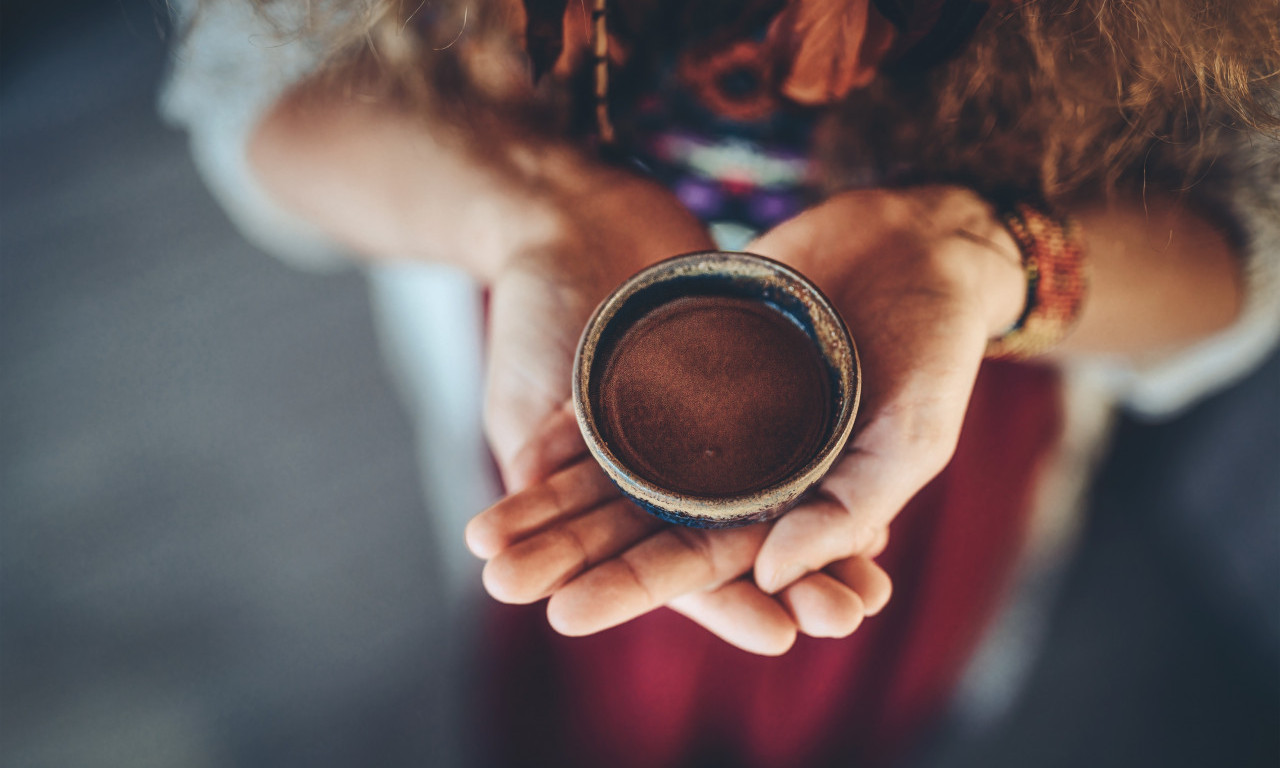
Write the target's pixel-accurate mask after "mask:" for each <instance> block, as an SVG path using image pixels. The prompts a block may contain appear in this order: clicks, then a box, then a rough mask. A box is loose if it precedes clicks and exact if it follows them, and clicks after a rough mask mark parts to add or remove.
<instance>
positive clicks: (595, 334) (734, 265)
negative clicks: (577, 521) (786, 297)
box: [573, 251, 862, 527]
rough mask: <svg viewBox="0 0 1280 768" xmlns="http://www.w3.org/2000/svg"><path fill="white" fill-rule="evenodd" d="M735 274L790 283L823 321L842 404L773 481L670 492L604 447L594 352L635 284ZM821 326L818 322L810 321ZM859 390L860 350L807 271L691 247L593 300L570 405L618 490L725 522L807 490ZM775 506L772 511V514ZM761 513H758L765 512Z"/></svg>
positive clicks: (779, 505)
mask: <svg viewBox="0 0 1280 768" xmlns="http://www.w3.org/2000/svg"><path fill="white" fill-rule="evenodd" d="M713 275H724V276H735V275H736V276H738V277H743V278H747V279H751V278H755V279H763V278H764V277H766V276H773V277H775V278H776V277H781V278H782V281H783V283H784V284H787V285H788V286H790V287H792V288H794V290H795V292H796V293H795V295H796V297H797V298H799V299H800V300H801V301H802V302H804V303H805V305H806V307H807V309H808V311H809V314H810V315H811V316H813V317H814V318H815V319H816V318H817V317H818V316H819V315H821V316H822V317H823V319H824V320H825V322H824V323H822V324H820V325H821V326H822V327H820V328H815V331H817V332H819V333H822V334H823V337H822V340H821V341H815V342H814V343H815V346H817V347H818V351H819V354H820V355H821V357H822V359H823V361H824V362H825V363H826V364H827V365H830V366H831V367H832V368H834V369H835V370H836V372H837V374H838V381H839V385H840V386H839V394H840V396H841V406H840V410H839V412H838V413H837V414H836V418H835V422H834V424H833V425H832V427H831V430H830V433H829V434H828V436H827V439H826V440H825V441H824V442H823V444H822V446H821V447H820V448H819V449H818V450H817V451H816V452H815V454H814V456H813V458H812V459H810V460H809V461H808V462H806V463H805V464H804V465H803V466H801V467H800V468H798V469H797V470H795V471H793V472H791V473H789V474H788V475H787V476H785V477H783V478H782V479H780V480H778V481H777V482H775V483H773V484H771V485H769V486H767V487H765V488H761V489H758V490H755V491H751V492H748V493H741V494H735V495H731V496H699V495H696V494H690V493H681V492H676V491H671V490H668V489H665V488H662V487H661V486H659V485H656V484H654V483H652V482H650V481H648V480H646V479H645V478H643V477H641V476H640V475H639V474H638V473H637V472H635V471H634V470H632V469H630V468H628V466H627V465H626V464H625V463H623V462H622V461H620V460H619V459H618V457H617V456H616V455H615V454H614V453H613V452H612V451H611V450H610V449H609V446H608V445H607V444H606V443H605V441H604V438H603V435H602V433H601V430H600V428H599V426H598V424H597V423H596V418H595V410H594V409H593V408H592V407H591V404H590V403H589V402H588V398H589V392H590V384H591V374H592V372H593V369H594V368H595V357H596V352H597V349H598V347H599V344H600V342H601V340H602V338H603V336H604V332H605V330H607V329H608V328H609V324H610V323H611V322H612V320H613V319H614V318H615V317H616V316H617V314H618V312H619V311H620V310H621V309H622V308H623V307H624V306H625V305H626V304H627V302H628V301H630V300H631V299H632V298H633V297H634V296H636V294H638V293H639V292H640V291H642V290H644V289H646V288H649V287H651V286H654V285H659V284H662V283H667V282H673V281H677V280H680V279H682V278H686V277H692V276H713ZM817 325H819V324H818V323H815V326H817ZM861 396H862V372H861V363H860V361H859V358H858V349H857V346H856V345H855V344H854V341H853V337H852V336H851V335H850V334H849V329H848V327H847V326H846V325H845V322H844V319H843V318H842V317H841V316H840V313H839V312H837V311H836V309H835V307H834V306H833V305H832V304H831V302H830V300H828V299H827V297H826V296H825V295H824V294H823V293H822V291H821V290H819V289H818V287H817V286H816V285H814V284H813V283H812V282H811V281H810V280H809V279H808V278H806V277H805V276H804V275H802V274H800V273H799V272H797V271H796V270H794V269H792V268H791V267H788V266H787V265H785V264H782V263H780V262H778V261H775V260H773V259H770V258H768V257H765V256H760V255H758V254H754V253H747V252H744V251H696V252H693V253H686V254H681V255H679V256H673V257H671V258H669V259H666V260H664V261H660V262H658V263H656V264H653V265H651V266H649V267H646V268H645V269H643V270H641V271H640V272H637V273H636V274H635V275H633V276H631V277H630V278H628V279H627V280H626V281H624V282H623V283H622V284H621V285H619V286H618V287H617V288H615V289H614V291H613V292H612V293H611V294H610V295H609V296H608V297H607V298H605V300H604V301H602V302H601V303H600V305H599V306H597V307H596V309H595V311H594V312H593V313H592V315H591V317H590V319H589V320H588V321H587V325H586V327H585V328H584V329H583V332H582V336H581V338H580V339H579V342H578V349H577V353H576V354H575V355H574V365H573V410H574V415H575V417H576V419H577V422H578V426H579V429H580V431H581V432H582V437H583V440H584V441H585V442H586V444H587V450H588V451H590V453H591V455H592V456H593V457H594V458H595V460H596V461H597V463H599V464H600V466H601V468H602V469H603V470H604V472H605V474H606V475H607V476H608V477H609V479H610V480H611V481H613V482H614V483H615V484H616V485H617V486H618V487H619V489H621V490H622V491H623V492H624V493H626V494H627V495H628V496H631V497H633V498H634V499H635V500H636V501H638V502H640V503H641V504H642V505H644V506H647V507H650V508H653V509H655V510H657V511H659V512H660V513H666V514H664V516H671V517H674V518H675V519H677V520H679V521H681V522H684V521H686V520H689V521H695V522H698V523H699V524H703V525H713V526H717V527H719V526H727V525H734V524H741V523H744V522H752V521H755V520H759V519H767V518H768V517H772V516H774V515H776V514H780V513H781V512H782V511H784V510H785V509H788V508H790V506H792V505H793V504H794V503H795V501H796V500H797V499H798V498H799V497H800V495H801V494H803V493H804V491H806V490H808V489H809V488H810V487H812V486H813V485H814V484H816V483H817V482H818V481H819V480H820V479H821V478H822V476H823V475H825V474H826V473H827V471H828V470H830V469H831V467H832V465H833V464H834V463H835V461H836V460H837V459H838V458H839V456H840V455H841V453H842V452H843V450H844V446H845V444H846V443H847V442H848V440H849V437H850V435H851V434H852V432H853V424H854V419H855V417H856V415H857V411H858V405H859V401H860V400H861ZM771 512H772V514H771ZM762 515H763V516H762Z"/></svg>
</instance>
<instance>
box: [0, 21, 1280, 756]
mask: <svg viewBox="0 0 1280 768" xmlns="http://www.w3.org/2000/svg"><path fill="white" fill-rule="evenodd" d="M157 7H159V8H162V7H163V3H161V2H159V0H156V2H155V4H154V5H153V4H150V3H148V2H147V1H146V0H114V1H109V2H99V3H88V2H82V1H77V2H62V3H38V2H30V1H29V2H16V3H15V2H10V3H7V4H5V5H4V6H3V10H2V11H0V764H3V765H5V766H14V767H15V768H35V767H37V766H39V767H41V768H43V767H45V766H48V767H50V768H52V767H55V766H56V767H59V768H62V767H70V768H78V767H79V766H134V767H139V768H141V767H146V766H192V767H196V768H200V767H204V766H208V767H210V768H212V767H215V766H216V767H218V768H223V767H226V766H252V767H254V768H257V767H259V766H261V767H263V768H267V767H271V768H280V767H284V766H321V767H324V766H388V767H391V768H396V767H398V766H427V765H434V764H435V763H433V756H432V755H431V754H430V748H429V745H428V744H426V743H425V741H424V740H423V738H422V737H421V734H422V731H423V730H424V729H423V727H422V726H423V723H424V722H425V719H426V718H429V717H430V716H431V715H430V711H429V707H428V705H427V703H426V702H427V700H428V699H429V692H430V690H431V687H432V686H433V684H434V681H433V679H432V672H431V665H430V664H429V663H428V660H425V659H423V658H422V654H421V653H420V652H419V649H420V648H421V647H422V646H423V645H425V644H426V642H425V641H426V640H427V639H428V638H429V637H430V636H431V633H432V632H434V631H439V630H440V628H439V627H436V626H435V625H434V624H433V622H432V606H433V598H432V588H431V585H432V583H433V580H434V578H435V577H434V574H433V570H432V564H431V562H430V558H429V557H427V556H426V554H425V553H426V552H427V551H428V550H429V548H430V546H431V544H432V542H431V541H430V540H429V536H430V534H429V528H428V525H427V524H426V517H425V515H426V514H427V512H426V510H424V509H423V507H422V502H421V501H420V498H419V493H418V488H417V478H416V475H415V468H414V464H413V451H412V445H411V435H410V431H409V427H408V425H407V422H406V419H405V416H404V414H403V412H402V411H401V409H400V406H399V404H398V403H397V401H396V400H395V399H394V396H393V393H392V391H391V389H390V386H389V384H388V382H387V380H386V379H385V377H384V372H383V369H382V367H381V363H380V361H379V359H378V356H377V354H376V349H375V342H374V337H373V331H372V327H371V324H370V318H369V310H368V303H367V297H366V292H365V291H366V289H365V285H364V282H363V279H362V277H361V276H360V274H359V273H358V272H354V271H348V272H345V273H341V274H337V275H330V276H317V275H309V274H304V273H299V272H295V271H291V270H289V269H287V268H286V267H284V266H282V265H280V264H278V263H276V262H275V261H273V260H272V259H270V258H268V257H266V256H263V255H262V254H260V253H256V252H255V251H254V250H253V249H252V248H251V247H250V246H248V245H246V244H245V243H244V242H243V241H242V240H241V239H239V237H238V236H237V235H236V233H235V232H234V231H233V230H232V229H231V227H230V226H229V224H228V223H227V222H226V220H225V219H224V217H223V216H222V214H221V213H220V211H219V210H218V209H217V208H216V207H215V205H214V203H213V202H212V200H211V199H210V198H209V196H208V194H207V193H206V192H205V190H204V189H203V187H202V186H201V183H200V181H199V179H198V178H197V176H196V174H195V171H194V169H193V168H192V166H191V163H190V161H189V160H188V158H187V155H186V152H185V146H184V139H183V137H182V136H180V135H177V134H175V133H173V132H171V131H169V130H167V129H166V128H164V127H163V126H161V125H160V124H159V122H158V121H157V119H156V117H155V108H154V103H155V92H156V88H157V83H158V79H159V77H160V75H161V72H162V69H163V62H164V46H165V43H164V37H165V34H166V32H165V19H164V15H163V11H162V10H156V9H157ZM1277 470H1280V360H1278V359H1272V360H1271V361H1270V362H1269V363H1268V364H1267V366H1266V367H1265V368H1264V369H1263V370H1261V371H1260V372H1258V373H1257V374H1255V375H1254V376H1252V377H1251V378H1250V379H1249V380H1247V381H1245V382H1244V383H1242V384H1241V385H1240V386H1238V387H1236V388H1234V389H1233V390H1231V391H1230V392H1227V393H1224V394H1222V395H1220V396H1218V397H1215V398H1214V399H1212V400H1211V401H1209V402H1207V403H1204V404H1203V405H1201V406H1200V407H1198V408H1197V409H1196V410H1194V411H1193V412H1191V413H1190V414H1188V415H1186V416H1185V417H1183V418H1180V419H1178V420H1177V421H1175V422H1172V423H1169V424H1164V425H1158V426H1149V425H1141V424H1136V423H1131V422H1126V423H1125V424H1123V425H1122V429H1121V432H1120V437H1119V440H1118V441H1117V444H1116V447H1115V450H1114V454H1113V456H1112V457H1111V458H1110V459H1109V460H1108V464H1107V467H1106V469H1105V471H1104V472H1103V475H1102V477H1101V479H1100V481H1099V484H1098V487H1097V488H1096V489H1095V498H1096V502H1095V504H1094V509H1093V511H1092V514H1091V520H1090V523H1089V525H1088V528H1087V531H1086V533H1085V540H1084V545H1083V548H1082V550H1081V552H1080V554H1079V556H1078V558H1077V560H1076V562H1075V563H1074V564H1073V565H1072V566H1071V568H1070V569H1069V571H1068V573H1067V574H1066V576H1065V582H1064V584H1063V587H1062V590H1061V592H1060V593H1059V595H1058V597H1057V599H1056V600H1055V601H1054V603H1053V606H1052V614H1051V620H1050V625H1049V639H1048V642H1047V645H1046V647H1045V648H1044V649H1043V650H1042V652H1041V654H1040V656H1039V657H1038V660H1037V662H1036V664H1035V666H1034V669H1033V672H1032V675H1031V679H1030V681H1029V684H1028V686H1027V688H1026V690H1025V691H1024V693H1023V694H1022V696H1021V697H1020V699H1019V701H1018V703H1017V706H1016V707H1015V709H1014V711H1013V712H1012V713H1011V715H1010V716H1009V717H1007V718H1005V719H1003V720H1002V721H1000V722H999V723H997V724H995V725H994V726H992V727H990V728H987V729H984V730H982V731H981V732H978V733H976V734H975V733H972V732H968V731H965V730H964V729H961V728H959V727H952V728H945V729H943V730H942V731H941V732H940V733H939V734H938V737H937V738H936V739H935V741H934V742H933V743H930V744H928V745H922V750H921V756H920V758H919V762H920V763H921V764H922V765H924V766H929V767H930V768H962V767H969V766H973V767H974V768H976V767H977V766H1010V767H1011V768H1012V767H1014V766H1018V767H1021V766H1046V767H1056V766H1062V767H1063V768H1065V767H1066V766H1078V765H1090V766H1115V767H1116V768H1129V767H1132V766H1274V765H1280V472H1278V471H1277Z"/></svg>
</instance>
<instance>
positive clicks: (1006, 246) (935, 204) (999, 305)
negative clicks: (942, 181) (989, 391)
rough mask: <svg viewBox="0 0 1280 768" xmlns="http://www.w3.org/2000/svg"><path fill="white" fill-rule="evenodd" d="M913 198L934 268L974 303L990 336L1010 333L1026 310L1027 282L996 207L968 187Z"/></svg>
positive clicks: (940, 189) (922, 193) (924, 190)
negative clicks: (948, 277)
mask: <svg viewBox="0 0 1280 768" xmlns="http://www.w3.org/2000/svg"><path fill="white" fill-rule="evenodd" d="M910 194H912V197H913V198H914V204H915V205H916V206H918V208H917V210H916V211H915V212H914V216H915V217H916V218H917V220H920V221H923V222H925V224H924V227H923V231H924V233H925V237H926V238H927V242H928V243H929V245H928V246H927V247H928V249H929V251H930V252H931V253H932V254H933V255H934V256H935V262H936V263H937V265H938V267H939V268H940V269H942V270H943V271H944V272H945V273H947V274H949V275H950V276H951V278H952V279H953V280H956V281H958V282H959V283H960V284H961V285H963V286H964V289H965V295H967V296H971V297H973V298H974V300H975V302H976V310H977V311H978V312H979V313H980V315H981V317H982V319H983V322H984V323H985V324H986V330H987V333H988V336H989V337H991V338H995V337H998V336H1000V335H1002V334H1003V333H1005V332H1006V331H1008V330H1009V329H1011V328H1012V327H1013V326H1014V325H1015V324H1016V323H1017V321H1018V319H1019V317H1020V316H1021V315H1022V312H1023V309H1024V307H1025V306H1026V301H1027V277H1026V271H1025V269H1024V267H1023V264H1022V257H1021V253H1020V251H1019V249H1018V244H1017V242H1016V241H1015V240H1014V238H1013V236H1012V235H1011V234H1010V232H1009V230H1008V228H1007V227H1006V226H1005V225H1004V223H1003V222H1002V221H1001V219H1000V216H999V214H998V212H997V211H996V209H995V207H994V206H993V205H992V204H991V203H989V202H987V201H986V200H985V199H983V198H982V197H980V196H979V195H978V194H977V193H975V192H973V191H972V190H969V189H966V188H964V187H956V186H938V187H921V188H919V189H918V190H916V191H912V192H910Z"/></svg>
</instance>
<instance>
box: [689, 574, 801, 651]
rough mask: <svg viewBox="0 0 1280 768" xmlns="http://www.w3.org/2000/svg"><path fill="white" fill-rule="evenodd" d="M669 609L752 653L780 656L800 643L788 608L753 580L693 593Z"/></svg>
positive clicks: (742, 580)
mask: <svg viewBox="0 0 1280 768" xmlns="http://www.w3.org/2000/svg"><path fill="white" fill-rule="evenodd" d="M668 606H669V607H670V608H671V609H672V610H674V611H676V612H677V613H679V614H681V615H683V616H686V617H688V618H689V619H691V620H693V621H694V622H696V623H698V624H700V625H701V626H702V627H703V628H705V629H706V630H707V631H709V632H710V633H711V634H713V635H715V636H716V637H718V638H720V639H721V640H724V641H725V642H727V643H729V644H730V645H733V646H736V647H738V648H741V649H742V650H744V651H747V652H748V653H756V654H759V655H761V656H780V655H781V654H783V653H786V652H787V651H788V650H789V649H790V648H791V646H792V644H794V643H795V641H796V625H795V622H794V621H792V620H791V616H790V615H789V614H788V613H787V611H786V609H784V608H783V607H782V606H781V605H779V604H778V601H777V600H775V599H773V598H772V597H769V596H768V595H766V594H764V593H763V592H761V591H760V590H759V589H758V588H757V587H756V585H755V584H753V583H751V580H750V579H735V580H734V581H731V582H729V583H728V584H725V585H724V586H723V587H720V588H718V589H713V590H711V591H708V592H691V593H689V594H687V595H682V596H680V597H677V598H676V599H674V600H672V601H671V602H670V603H668Z"/></svg>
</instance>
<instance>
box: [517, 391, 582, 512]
mask: <svg viewBox="0 0 1280 768" xmlns="http://www.w3.org/2000/svg"><path fill="white" fill-rule="evenodd" d="M534 434H535V435H537V437H535V438H534V439H533V440H531V441H529V442H528V443H527V444H525V446H524V447H522V448H521V449H520V450H519V451H518V452H516V454H515V455H514V456H513V457H512V458H511V460H510V461H508V462H507V466H506V467H505V468H504V471H503V480H504V482H505V483H506V486H507V492H508V493H516V492H519V491H523V490H524V489H526V488H528V487H529V486H531V485H533V484H534V483H537V482H539V481H541V480H543V479H544V478H546V477H548V476H550V475H551V474H552V473H554V472H556V471H557V470H559V469H562V468H564V467H565V466H566V465H568V464H569V463H570V462H572V461H574V460H575V459H578V458H581V457H582V456H584V455H586V453H587V444H586V443H585V442H583V440H582V431H581V430H580V429H579V428H578V420H577V417H576V416H575V415H574V413H573V402H572V401H566V402H565V403H564V405H563V406H561V407H560V408H557V409H556V410H554V411H552V412H551V413H550V414H548V415H547V417H546V419H544V420H543V421H542V423H541V424H539V425H538V427H537V428H536V429H535V430H534Z"/></svg>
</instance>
